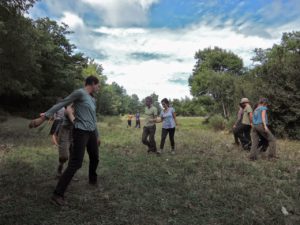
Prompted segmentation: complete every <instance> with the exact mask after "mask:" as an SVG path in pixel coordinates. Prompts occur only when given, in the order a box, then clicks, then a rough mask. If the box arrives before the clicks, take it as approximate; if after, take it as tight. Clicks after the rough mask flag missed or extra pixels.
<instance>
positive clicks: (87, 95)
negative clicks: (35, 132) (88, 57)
mask: <svg viewBox="0 0 300 225" xmlns="http://www.w3.org/2000/svg"><path fill="white" fill-rule="evenodd" d="M98 90H99V80H98V78H97V77H95V76H89V77H87V78H86V80H85V87H84V88H80V89H77V90H75V91H74V92H73V93H71V94H70V95H69V96H68V97H66V98H65V99H63V100H62V101H60V102H59V103H57V104H56V105H54V106H52V108H50V109H49V110H48V111H46V112H45V113H41V114H40V116H41V117H40V118H38V119H35V120H33V121H31V123H30V124H29V127H30V128H32V127H37V126H39V125H41V124H42V123H43V122H44V121H45V120H46V119H49V118H51V117H52V116H53V114H54V113H55V112H57V111H58V110H59V109H61V108H62V107H64V106H67V105H70V104H71V103H73V105H74V109H75V120H74V130H73V151H72V154H71V156H70V159H69V164H68V167H67V168H66V170H65V171H64V172H63V174H62V175H61V177H60V179H59V181H58V183H57V186H56V188H55V191H54V194H53V196H52V198H51V200H52V202H53V203H55V204H57V205H60V206H62V205H64V204H65V202H64V193H65V191H66V189H67V187H68V185H69V183H70V181H71V180H72V178H73V176H74V174H75V173H76V171H77V170H78V169H79V168H81V165H82V161H83V157H84V153H85V148H87V152H88V155H89V159H90V163H89V183H90V184H92V185H96V184H97V173H96V170H97V167H98V163H99V148H98V146H99V145H100V139H99V135H98V131H97V118H96V101H95V98H94V94H95V93H96V92H97V91H98Z"/></svg>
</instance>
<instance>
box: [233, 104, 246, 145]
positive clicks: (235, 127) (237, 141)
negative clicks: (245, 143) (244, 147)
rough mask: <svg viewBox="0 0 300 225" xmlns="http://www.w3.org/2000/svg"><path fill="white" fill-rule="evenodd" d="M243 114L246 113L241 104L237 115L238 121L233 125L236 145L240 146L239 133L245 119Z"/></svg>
mask: <svg viewBox="0 0 300 225" xmlns="http://www.w3.org/2000/svg"><path fill="white" fill-rule="evenodd" d="M243 113H244V109H243V105H242V104H241V103H240V104H239V111H238V113H237V120H236V121H235V123H234V125H233V129H232V132H233V136H234V144H235V145H240V142H239V135H238V133H239V132H240V131H239V130H240V127H241V123H242V119H243Z"/></svg>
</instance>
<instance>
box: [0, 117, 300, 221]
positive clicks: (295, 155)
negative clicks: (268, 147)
mask: <svg viewBox="0 0 300 225" xmlns="http://www.w3.org/2000/svg"><path fill="white" fill-rule="evenodd" d="M178 120H179V123H180V125H179V127H178V129H177V131H176V135H175V138H176V139H175V141H176V144H177V147H176V149H177V153H176V155H171V154H170V153H169V151H170V145H169V141H167V144H166V146H165V153H164V154H163V155H162V156H161V157H157V156H156V155H153V154H150V155H148V154H147V153H146V148H145V147H144V146H143V145H142V144H141V140H140V139H141V132H142V130H141V129H135V128H126V121H122V120H121V119H120V118H105V119H104V121H102V122H100V123H99V127H100V132H101V137H102V146H101V149H100V152H101V154H100V155H101V157H100V166H99V175H100V186H99V187H97V188H94V187H91V186H89V185H88V184H87V181H88V180H87V171H88V170H87V166H88V160H87V157H85V162H84V165H83V168H81V170H80V171H79V172H78V173H77V174H76V177H77V178H78V179H79V181H77V182H75V181H72V183H71V185H70V186H69V188H68V190H67V192H66V200H67V202H68V206H65V207H61V208H60V207H57V206H55V205H52V204H51V203H50V201H49V199H50V197H51V194H52V192H53V190H54V187H55V185H56V182H57V180H56V179H55V172H56V166H57V158H58V157H57V150H56V149H55V148H54V147H53V146H52V145H51V143H50V137H49V136H48V135H47V133H48V132H49V128H50V127H49V125H45V127H42V128H40V129H35V130H29V129H27V124H28V121H27V120H25V119H20V118H18V119H16V118H10V119H8V120H7V121H5V122H3V123H0V224H1V225H27V224H30V225H35V224H36V225H44V224H48V225H50V224H51V225H55V224H60V225H67V224H68V225H72V224H80V225H96V224H107V225H109V224H111V225H121V224H124V225H125V224H128V225H143V224H145V225H152V224H160V225H165V224H174V225H175V224H179V225H183V224H187V225H191V224H205V225H213V224H216V225H217V224H228V225H235V224H236V225H248V224H249V225H250V224H252V225H254V224H255V225H256V224H257V225H258V224H278V225H283V224H287V225H297V224H300V197H299V193H300V173H299V170H300V168H299V165H300V163H299V162H300V142H296V141H288V140H279V141H278V155H279V157H280V159H279V160H277V161H276V162H270V161H267V160H264V159H263V158H264V155H262V156H261V158H260V159H259V160H258V161H256V162H250V161H248V159H247V157H248V154H249V153H247V152H244V151H241V150H240V149H238V148H236V147H234V146H232V144H231V143H232V141H233V140H232V137H231V135H230V134H226V133H225V132H224V133H221V132H219V133H216V132H214V131H212V130H210V129H208V128H206V127H205V126H203V125H202V123H201V118H179V119H178ZM160 129H161V126H160V125H158V128H157V135H156V140H157V144H159V141H160V133H161V131H160ZM86 156H87V155H86ZM283 207H284V208H283ZM283 209H286V211H287V213H286V214H287V215H284V214H283V212H282V210H283Z"/></svg>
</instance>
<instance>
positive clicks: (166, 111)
mask: <svg viewBox="0 0 300 225" xmlns="http://www.w3.org/2000/svg"><path fill="white" fill-rule="evenodd" d="M161 104H162V107H163V110H162V111H161V113H160V118H157V119H155V120H154V121H155V122H156V123H160V122H162V130H161V141H160V149H159V151H157V153H158V154H161V153H162V152H163V149H164V145H165V141H166V138H167V136H168V134H169V139H170V143H171V153H172V154H175V141H174V136H175V127H176V125H177V120H176V113H175V109H174V108H173V107H170V103H169V100H168V99H166V98H164V99H163V100H161Z"/></svg>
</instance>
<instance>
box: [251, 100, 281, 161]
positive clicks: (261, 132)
mask: <svg viewBox="0 0 300 225" xmlns="http://www.w3.org/2000/svg"><path fill="white" fill-rule="evenodd" d="M267 106H268V99H266V98H262V99H260V100H259V104H258V107H257V108H256V109H255V111H254V115H253V129H252V133H251V136H252V146H251V152H250V160H257V155H258V153H259V149H260V148H259V140H260V136H262V137H263V138H265V140H267V141H268V145H269V153H268V158H269V159H273V158H277V157H276V138H275V137H274V135H273V134H272V133H271V131H270V130H269V128H268V115H267V110H268V107H267Z"/></svg>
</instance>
